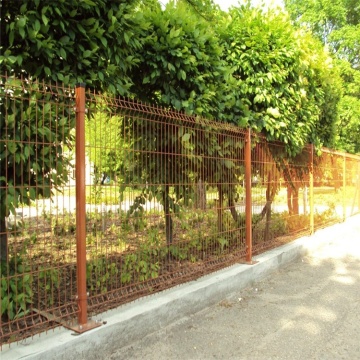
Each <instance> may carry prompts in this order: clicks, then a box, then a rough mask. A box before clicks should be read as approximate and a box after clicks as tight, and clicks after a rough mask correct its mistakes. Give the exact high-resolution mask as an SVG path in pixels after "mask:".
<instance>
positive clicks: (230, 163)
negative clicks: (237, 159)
mask: <svg viewBox="0 0 360 360" xmlns="http://www.w3.org/2000/svg"><path fill="white" fill-rule="evenodd" d="M224 164H225V166H226V167H227V168H228V169H232V168H233V167H235V164H234V162H233V161H232V160H227V159H226V160H225V161H224Z"/></svg>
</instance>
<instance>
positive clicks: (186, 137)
mask: <svg viewBox="0 0 360 360" xmlns="http://www.w3.org/2000/svg"><path fill="white" fill-rule="evenodd" d="M190 137H191V135H190V134H189V133H186V134H184V135H183V136H182V139H181V140H182V141H183V142H187V141H189V140H190Z"/></svg>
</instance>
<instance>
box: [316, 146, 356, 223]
mask: <svg viewBox="0 0 360 360" xmlns="http://www.w3.org/2000/svg"><path fill="white" fill-rule="evenodd" d="M345 166H346V160H345V157H344V156H342V155H339V154H337V153H333V152H331V151H328V150H327V149H323V151H322V152H321V154H320V155H317V156H315V157H314V195H313V196H314V226H315V228H321V227H324V226H327V225H329V224H333V223H336V222H339V221H341V220H342V219H343V218H345V212H346V208H345V199H346V197H347V196H348V195H347V192H348V190H349V189H347V186H346V183H345V178H344V174H345Z"/></svg>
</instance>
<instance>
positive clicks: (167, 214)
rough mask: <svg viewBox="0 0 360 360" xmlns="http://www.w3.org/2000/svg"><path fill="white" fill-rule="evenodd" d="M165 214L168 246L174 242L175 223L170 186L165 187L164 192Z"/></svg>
mask: <svg viewBox="0 0 360 360" xmlns="http://www.w3.org/2000/svg"><path fill="white" fill-rule="evenodd" d="M164 213H165V233H166V243H167V244H168V245H170V244H172V242H173V221H172V217H171V213H170V202H169V185H165V191H164Z"/></svg>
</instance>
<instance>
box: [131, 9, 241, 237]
mask: <svg viewBox="0 0 360 360" xmlns="http://www.w3.org/2000/svg"><path fill="white" fill-rule="evenodd" d="M209 13H210V12H208V14H209ZM144 16H145V18H146V21H147V22H149V23H151V26H150V27H149V30H148V34H147V35H146V38H145V39H144V47H143V52H142V60H141V63H140V64H139V67H138V68H137V69H136V75H134V90H133V92H134V93H136V94H137V96H138V97H139V98H140V99H141V100H143V101H146V102H149V103H151V104H156V105H160V106H162V107H165V108H168V109H174V110H180V111H184V112H185V113H186V114H188V115H200V116H202V117H204V118H208V119H216V120H219V121H225V122H232V123H235V124H237V125H242V126H244V125H245V123H242V120H243V108H242V102H241V100H240V99H239V98H238V97H237V96H236V92H237V89H236V87H235V85H236V82H235V80H234V79H233V78H232V76H231V69H230V68H229V67H228V66H227V64H226V63H225V62H224V61H223V59H222V56H221V54H222V51H223V49H222V46H221V45H220V43H219V39H218V37H217V35H216V33H215V32H214V31H213V30H212V29H211V28H210V23H209V22H208V20H207V19H206V16H203V14H202V13H200V12H199V11H197V10H196V9H195V10H194V8H193V7H189V5H187V4H186V3H185V2H178V3H177V4H176V5H175V4H174V3H169V4H168V5H167V7H166V9H165V10H161V8H160V7H157V8H155V9H150V10H149V9H144ZM178 120H179V119H177V120H176V119H171V117H164V118H162V119H158V120H157V121H156V122H153V121H149V120H148V119H143V118H142V117H139V118H137V119H135V120H131V121H133V122H130V123H128V124H127V126H128V129H130V131H132V136H131V138H132V139H134V142H135V144H134V147H135V149H137V150H140V151H139V152H137V153H135V154H134V157H135V158H134V161H133V164H134V165H135V167H131V170H130V171H131V173H129V176H126V177H125V178H127V179H128V181H131V178H132V179H134V177H137V178H138V179H140V178H141V179H142V180H141V182H142V183H143V184H145V183H148V184H149V185H148V186H147V187H145V188H144V192H143V194H142V195H141V196H140V197H139V201H138V205H139V206H141V203H142V202H143V201H144V200H143V198H148V197H149V196H155V197H156V198H157V199H158V201H160V202H161V203H162V204H163V206H164V212H165V217H166V229H167V239H168V242H169V243H170V242H171V239H172V220H171V213H174V212H177V209H178V203H179V201H180V200H181V201H185V202H186V201H188V199H186V196H187V195H186V194H191V193H192V192H193V189H192V187H191V185H190V184H194V183H196V182H199V181H207V182H208V183H213V184H214V186H217V184H218V183H219V184H220V183H221V184H225V183H227V181H225V178H224V176H225V175H223V174H225V173H227V172H226V171H224V170H225V169H226V170H227V168H226V167H228V168H229V167H231V168H232V169H233V170H232V171H230V173H231V175H229V176H230V177H231V180H230V179H229V181H230V182H231V183H236V180H235V178H234V176H235V173H236V172H235V171H234V170H235V168H236V167H235V165H234V164H233V163H231V162H230V161H228V160H226V157H227V156H229V151H230V150H229V149H231V146H230V144H229V143H227V144H225V139H221V138H220V136H219V135H218V134H217V133H215V134H211V133H209V132H208V131H207V130H206V126H208V125H205V124H203V123H201V121H200V120H199V121H196V122H189V123H188V124H187V125H184V124H181V121H178ZM139 130H141V131H140V132H139V133H137V132H138V131H139ZM140 133H141V134H142V136H141V137H140V136H139V134H140ZM222 142H224V144H223V143H222ZM237 150H238V151H240V149H239V148H238V149H237ZM179 152H180V153H182V154H183V155H184V156H183V157H179V156H172V155H171V154H179ZM144 154H146V155H144ZM145 157H146V158H145ZM210 159H211V160H210ZM215 159H216V160H217V161H215ZM144 164H145V169H143V166H144ZM158 164H162V167H161V169H160V168H159V166H158ZM236 169H238V168H236ZM182 183H185V184H184V185H180V184H182ZM159 184H163V185H161V186H159ZM165 184H176V186H175V188H174V189H173V192H172V193H171V191H172V189H170V187H169V186H168V185H165ZM221 191H223V192H224V193H225V189H222V190H221ZM232 191H233V190H232ZM228 193H229V191H228ZM230 193H231V191H230ZM135 204H137V203H135ZM133 210H134V211H135V207H134V208H133Z"/></svg>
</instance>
